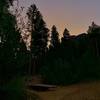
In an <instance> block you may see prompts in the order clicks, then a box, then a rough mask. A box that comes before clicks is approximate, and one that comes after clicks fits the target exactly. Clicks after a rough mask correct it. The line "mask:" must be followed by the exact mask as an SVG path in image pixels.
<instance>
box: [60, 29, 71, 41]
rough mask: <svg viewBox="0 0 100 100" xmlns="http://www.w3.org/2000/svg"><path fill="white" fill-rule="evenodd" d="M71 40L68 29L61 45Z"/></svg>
mask: <svg viewBox="0 0 100 100" xmlns="http://www.w3.org/2000/svg"><path fill="white" fill-rule="evenodd" d="M69 39H70V33H69V31H68V29H67V28H65V30H64V32H63V37H62V38H61V43H66V40H69Z"/></svg>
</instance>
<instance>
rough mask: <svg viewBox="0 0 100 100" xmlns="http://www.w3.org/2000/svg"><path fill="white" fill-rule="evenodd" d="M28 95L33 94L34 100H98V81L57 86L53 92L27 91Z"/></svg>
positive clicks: (99, 96)
mask: <svg viewBox="0 0 100 100" xmlns="http://www.w3.org/2000/svg"><path fill="white" fill-rule="evenodd" d="M28 93H29V94H30V95H34V94H35V95H36V97H37V99H36V100H100V81H93V82H85V83H78V84H74V85H68V86H58V87H57V88H56V89H55V90H51V91H45V92H36V91H33V90H28ZM30 100H32V99H30Z"/></svg>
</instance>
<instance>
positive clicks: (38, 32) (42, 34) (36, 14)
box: [27, 4, 49, 67]
mask: <svg viewBox="0 0 100 100" xmlns="http://www.w3.org/2000/svg"><path fill="white" fill-rule="evenodd" d="M27 15H28V18H29V20H30V26H31V47H30V50H31V54H32V59H34V64H33V66H34V67H35V66H37V64H36V62H37V61H38V59H39V58H40V57H41V56H43V55H44V54H45V53H46V51H47V43H48V31H49V30H48V28H46V24H45V22H44V20H43V17H42V15H41V13H40V11H39V10H38V8H37V7H36V5H35V4H33V5H31V6H30V7H29V9H28V13H27ZM38 63H39V62H38Z"/></svg>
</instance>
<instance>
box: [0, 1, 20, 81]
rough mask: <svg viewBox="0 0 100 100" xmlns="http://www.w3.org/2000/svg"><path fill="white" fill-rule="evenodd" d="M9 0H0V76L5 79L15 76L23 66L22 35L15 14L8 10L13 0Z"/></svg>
mask: <svg viewBox="0 0 100 100" xmlns="http://www.w3.org/2000/svg"><path fill="white" fill-rule="evenodd" d="M8 1H9V0H8ZM8 1H7V0H1V1H0V5H1V6H0V39H1V40H0V78H3V80H5V79H8V80H9V77H13V76H14V75H15V72H18V71H19V70H18V69H19V68H20V67H21V66H20V64H19V63H20V61H19V59H18V56H19V55H20V51H21V50H20V49H21V44H22V43H21V42H20V39H21V36H20V32H19V30H18V28H17V24H16V19H15V16H14V15H12V14H11V13H10V12H9V10H8V8H9V4H10V3H11V0H10V3H9V2H8ZM18 65H19V66H18ZM16 74H17V73H16Z"/></svg>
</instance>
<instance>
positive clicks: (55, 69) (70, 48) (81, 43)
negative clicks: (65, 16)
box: [0, 0, 100, 100]
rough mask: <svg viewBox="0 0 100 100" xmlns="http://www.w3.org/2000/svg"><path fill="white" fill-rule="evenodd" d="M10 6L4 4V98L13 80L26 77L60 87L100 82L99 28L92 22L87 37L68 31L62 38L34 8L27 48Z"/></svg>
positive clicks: (0, 29) (0, 6) (0, 21)
mask: <svg viewBox="0 0 100 100" xmlns="http://www.w3.org/2000/svg"><path fill="white" fill-rule="evenodd" d="M10 6H13V0H0V96H1V95H2V91H4V90H7V91H8V90H9V88H10V89H11V87H13V85H12V84H11V82H12V81H13V80H15V79H16V80H17V82H19V81H22V80H21V79H22V77H27V78H29V77H32V76H36V75H39V76H41V78H42V79H43V82H44V83H47V84H56V85H67V84H73V83H77V82H81V81H84V80H99V79H100V26H99V25H97V24H95V23H94V22H92V24H91V25H90V26H89V28H88V30H87V33H80V34H79V35H71V33H70V32H69V30H68V29H67V28H65V29H64V32H63V33H62V37H60V34H61V33H59V32H58V31H57V28H56V26H55V25H53V26H52V28H51V29H48V28H47V26H46V22H45V21H44V19H43V16H42V14H41V12H40V11H39V9H38V8H37V7H36V5H35V4H32V5H31V6H30V7H29V8H28V11H27V16H28V26H29V28H28V31H29V32H30V34H31V40H30V46H29V48H27V45H26V43H25V41H24V39H23V37H22V35H21V29H19V27H18V24H17V21H16V14H15V15H13V14H12V13H10V11H9V7H10ZM50 30H51V31H50ZM12 83H13V82H12ZM16 84H17V83H16V82H15V85H16ZM15 85H14V86H15ZM11 91H13V90H11ZM0 100H1V99H0ZM2 100H3V99H2ZM6 100H7V99H6ZM10 100H11V99H10ZM12 100H13V99H12ZM14 100H15V99H14ZM16 100H20V99H16ZM21 100H23V99H21Z"/></svg>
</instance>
